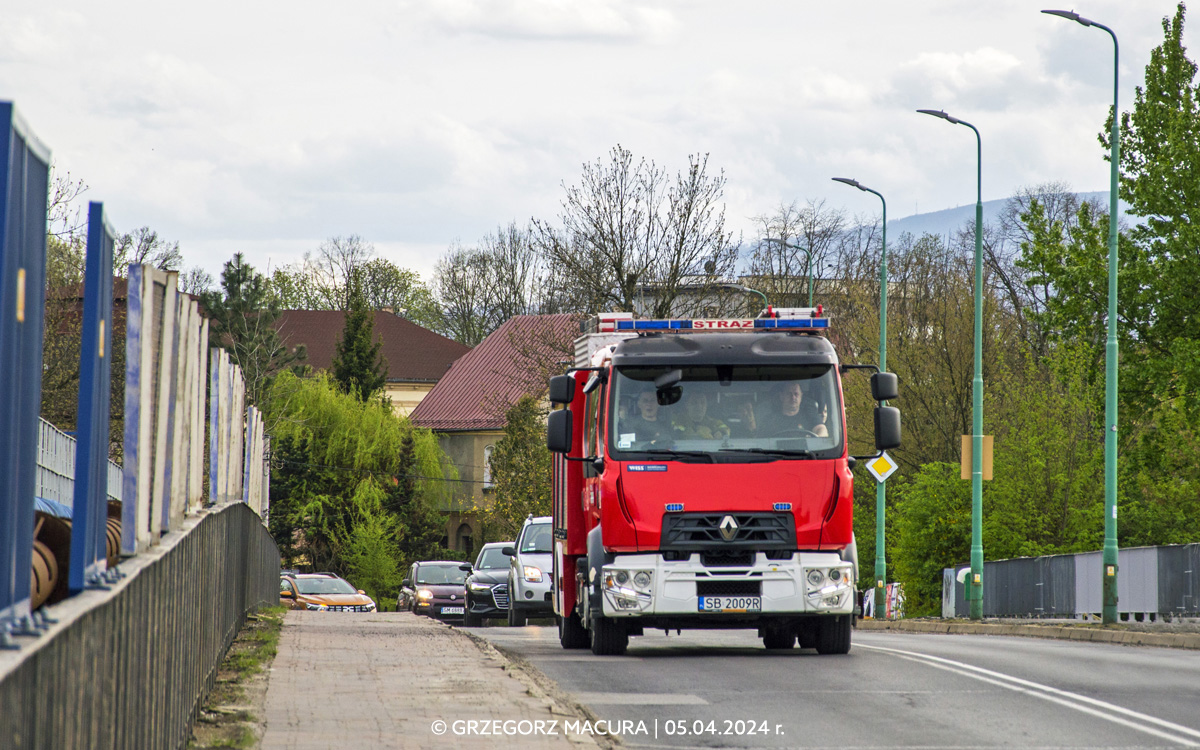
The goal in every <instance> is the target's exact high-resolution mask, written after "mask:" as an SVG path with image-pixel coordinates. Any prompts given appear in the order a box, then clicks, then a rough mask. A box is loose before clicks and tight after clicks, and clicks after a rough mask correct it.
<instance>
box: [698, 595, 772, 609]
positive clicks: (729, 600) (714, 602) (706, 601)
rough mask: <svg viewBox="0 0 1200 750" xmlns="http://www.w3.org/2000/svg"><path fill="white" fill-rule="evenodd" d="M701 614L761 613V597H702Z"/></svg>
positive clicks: (700, 602) (700, 598)
mask: <svg viewBox="0 0 1200 750" xmlns="http://www.w3.org/2000/svg"><path fill="white" fill-rule="evenodd" d="M699 600H700V601H699V605H700V611H701V612H761V611H762V597H761V596H702V597H699Z"/></svg>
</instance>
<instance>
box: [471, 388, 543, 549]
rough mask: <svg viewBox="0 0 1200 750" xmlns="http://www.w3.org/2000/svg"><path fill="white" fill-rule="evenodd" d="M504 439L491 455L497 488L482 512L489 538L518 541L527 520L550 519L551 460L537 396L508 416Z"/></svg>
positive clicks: (520, 402) (523, 400) (520, 403)
mask: <svg viewBox="0 0 1200 750" xmlns="http://www.w3.org/2000/svg"><path fill="white" fill-rule="evenodd" d="M505 420H506V423H505V425H504V437H502V438H501V439H500V440H499V441H498V442H497V443H496V447H495V449H494V450H493V451H492V461H491V473H492V481H493V482H494V483H495V486H494V488H493V490H492V493H491V494H492V496H491V501H490V503H488V504H487V507H485V508H479V509H477V510H479V511H480V512H481V514H482V516H483V521H484V525H485V526H486V528H487V530H488V534H489V536H491V535H497V538H503V539H515V538H516V535H517V532H519V531H520V530H521V524H522V522H523V521H524V520H525V517H526V516H528V515H530V514H533V515H535V516H548V515H550V507H551V498H550V472H551V456H550V451H548V450H546V412H545V409H544V408H543V407H542V405H541V402H540V401H539V400H538V399H537V398H535V397H534V396H529V395H526V396H522V397H521V398H520V399H519V400H518V401H517V403H516V404H515V405H513V407H512V408H511V409H509V410H508V412H506V413H505Z"/></svg>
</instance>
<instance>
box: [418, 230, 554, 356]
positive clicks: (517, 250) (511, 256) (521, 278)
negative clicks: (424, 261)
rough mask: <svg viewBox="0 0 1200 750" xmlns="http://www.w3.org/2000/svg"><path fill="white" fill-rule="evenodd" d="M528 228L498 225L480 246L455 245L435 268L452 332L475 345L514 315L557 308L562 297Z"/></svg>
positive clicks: (447, 325) (436, 287) (438, 292)
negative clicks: (494, 231)
mask: <svg viewBox="0 0 1200 750" xmlns="http://www.w3.org/2000/svg"><path fill="white" fill-rule="evenodd" d="M556 288H557V286H556V285H555V284H553V283H552V281H551V278H550V275H549V272H548V269H547V263H546V259H545V258H544V257H543V256H541V255H540V254H539V252H538V247H537V246H536V245H535V243H534V241H533V235H532V233H531V231H530V229H529V228H528V227H522V226H519V225H517V224H516V223H515V222H514V223H510V224H508V226H504V227H499V228H497V230H496V233H495V234H488V235H486V236H485V237H484V238H483V239H482V240H480V242H479V245H478V247H473V248H465V247H462V246H455V247H453V248H451V249H450V251H449V252H448V253H447V254H446V255H445V256H444V257H443V258H442V259H441V260H440V261H438V264H437V269H436V270H435V272H434V290H435V293H436V295H437V298H438V302H439V304H440V306H441V309H442V313H443V315H444V317H445V328H446V331H447V334H448V335H449V336H450V337H452V338H454V339H456V340H457V341H461V342H462V343H464V344H468V345H470V346H474V345H475V344H477V343H479V342H480V341H482V340H483V339H484V337H485V336H487V335H488V334H489V333H491V332H492V331H494V330H495V329H496V328H498V327H499V326H500V325H501V324H502V323H503V322H504V321H506V320H508V319H509V318H511V317H513V316H514V315H532V314H537V313H542V312H551V311H555V310H556V309H557V305H558V304H559V300H560V299H561V297H560V295H556V293H555V291H554V290H555V289H556Z"/></svg>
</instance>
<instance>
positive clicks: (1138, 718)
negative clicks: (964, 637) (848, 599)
mask: <svg viewBox="0 0 1200 750" xmlns="http://www.w3.org/2000/svg"><path fill="white" fill-rule="evenodd" d="M854 647H855V648H865V649H868V650H871V651H883V652H885V653H889V654H894V655H896V656H899V657H900V658H902V659H908V660H909V661H915V662H919V663H923V664H925V665H927V666H930V667H936V668H937V669H944V670H946V671H948V672H954V673H956V674H960V675H963V676H964V677H971V678H973V679H976V680H980V681H982V682H986V683H988V684H991V685H996V686H998V687H1002V688H1006V689H1008V690H1012V691H1014V692H1018V693H1025V694H1026V695H1031V696H1034V697H1036V698H1041V699H1042V700H1047V701H1050V702H1051V703H1057V704H1059V705H1061V706H1066V707H1067V708H1073V709H1075V710H1076V711H1080V712H1082V713H1085V714H1089V715H1091V716H1095V717H1097V718H1101V719H1106V720H1107V721H1111V722H1113V723H1114V724H1120V725H1121V726H1123V727H1126V728H1128V729H1133V730H1136V731H1139V732H1144V733H1146V734H1150V735H1153V736H1155V737H1158V738H1159V739H1163V740H1167V741H1169V742H1174V743H1176V744H1179V745H1184V746H1186V747H1197V746H1200V742H1198V740H1200V731H1197V730H1195V729H1192V728H1191V727H1185V726H1183V725H1181V724H1175V723H1174V722H1170V721H1167V720H1166V719H1160V718H1158V717H1157V716H1150V715H1149V714H1144V713H1141V712H1139V711H1134V710H1132V709H1129V708H1125V707H1123V706H1118V705H1116V704H1113V703H1108V702H1107V701H1102V700H1097V699H1096V698H1091V697H1088V696H1086V695H1080V694H1078V693H1072V692H1070V691H1068V690H1060V689H1058V688H1055V687H1050V686H1049V685H1043V684H1041V683H1039V682H1032V681H1030V680H1024V679H1021V678H1020V677H1013V676H1012V675H1007V674H1004V673H1002V672H995V671H992V670H990V669H984V668H983V667H976V666H974V665H971V664H966V663H963V662H960V661H954V660H952V659H943V658H942V657H940V656H930V655H929V654H922V653H918V652H915V651H902V650H900V649H895V648H885V647H883V646H866V645H863V644H861V643H856V644H854ZM1115 714H1120V716H1117V715H1115ZM1122 717H1126V718H1122ZM1149 725H1153V726H1149ZM1154 727H1159V728H1158V729H1155V728H1154ZM1161 730H1167V731H1161ZM1171 732H1174V733H1175V734H1171ZM1179 735H1183V736H1182V737H1181V736H1179Z"/></svg>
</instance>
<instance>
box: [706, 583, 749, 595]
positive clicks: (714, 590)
mask: <svg viewBox="0 0 1200 750" xmlns="http://www.w3.org/2000/svg"><path fill="white" fill-rule="evenodd" d="M696 596H762V582H761V581H696Z"/></svg>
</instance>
